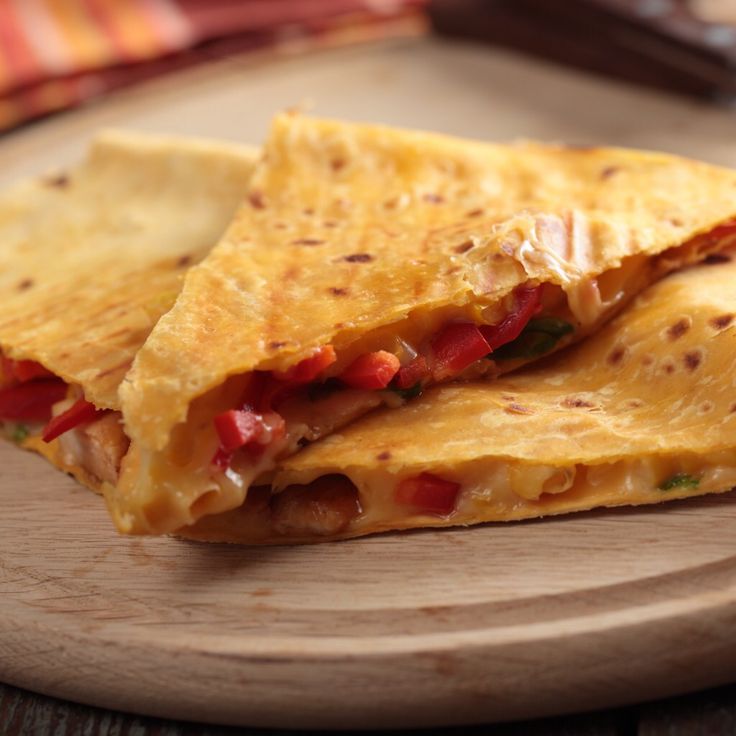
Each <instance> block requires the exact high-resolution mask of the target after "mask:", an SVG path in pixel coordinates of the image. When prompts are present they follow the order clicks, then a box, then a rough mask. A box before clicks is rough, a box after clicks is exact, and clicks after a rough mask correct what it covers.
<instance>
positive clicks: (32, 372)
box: [13, 360, 54, 383]
mask: <svg viewBox="0 0 736 736" xmlns="http://www.w3.org/2000/svg"><path fill="white" fill-rule="evenodd" d="M13 363H14V365H13V372H14V373H15V377H16V378H17V379H18V380H19V381H20V382H21V383H25V382H26V381H32V380H34V379H35V378H53V376H54V374H53V373H52V372H51V371H49V370H46V368H44V367H43V366H42V365H41V364H40V363H36V361H35V360H14V361H13Z"/></svg>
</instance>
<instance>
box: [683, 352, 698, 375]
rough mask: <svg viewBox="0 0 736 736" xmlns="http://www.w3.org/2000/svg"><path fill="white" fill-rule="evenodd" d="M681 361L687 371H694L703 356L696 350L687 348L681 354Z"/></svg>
mask: <svg viewBox="0 0 736 736" xmlns="http://www.w3.org/2000/svg"><path fill="white" fill-rule="evenodd" d="M682 361H683V363H684V364H685V367H686V368H687V369H688V370H689V371H694V370H695V369H696V368H697V367H698V366H699V365H700V364H701V363H702V361H703V356H702V354H701V353H700V352H699V351H697V350H689V351H688V352H687V353H685V355H683V356H682Z"/></svg>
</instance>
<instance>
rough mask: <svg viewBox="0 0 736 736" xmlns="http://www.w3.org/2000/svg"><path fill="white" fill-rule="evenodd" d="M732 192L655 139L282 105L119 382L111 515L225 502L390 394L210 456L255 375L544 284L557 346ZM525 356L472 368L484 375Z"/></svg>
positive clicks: (691, 238) (300, 410)
mask: <svg viewBox="0 0 736 736" xmlns="http://www.w3.org/2000/svg"><path fill="white" fill-rule="evenodd" d="M735 192H736V173H734V172H733V171H730V170H726V169H721V168H718V167H713V166H709V165H707V164H703V163H699V162H694V161H690V160H686V159H682V158H679V157H675V156H670V155H665V154H658V153H648V152H641V151H630V150H622V149H611V148H592V149H590V148H589V149H580V148H570V147H565V146H559V145H543V144H537V143H520V144H517V145H498V144H487V143H479V142H475V141H465V140H459V139H454V138H450V137H445V136H440V135H434V134H430V133H421V132H409V131H402V130H394V129H390V128H385V127H380V126H372V125H359V124H349V123H341V122H336V121H329V120H316V119H311V118H308V117H304V116H301V115H282V116H279V117H277V118H276V120H275V122H274V124H273V127H272V130H271V133H270V136H269V138H268V140H267V142H266V145H265V155H264V159H263V162H262V164H261V165H259V167H258V168H257V170H256V172H255V173H254V176H253V180H252V183H251V187H250V193H249V196H248V201H247V202H246V204H244V205H243V207H242V208H241V210H240V211H239V212H238V214H237V216H236V218H235V221H234V223H233V224H232V225H231V227H230V229H229V230H228V232H227V233H226V234H225V236H224V237H223V239H222V241H221V242H220V243H219V244H218V246H217V247H216V248H215V249H214V250H213V251H212V253H211V254H210V255H209V256H208V258H207V259H206V260H205V261H204V262H203V263H202V264H200V265H199V266H198V267H195V268H193V269H192V270H191V271H190V272H189V274H188V275H187V278H186V282H185V285H184V289H183V291H182V293H181V295H180V297H179V298H178V300H177V303H176V305H175V306H174V307H173V309H172V310H171V311H170V312H169V313H168V314H166V315H165V316H164V317H163V318H162V319H161V320H160V322H159V323H158V324H157V326H156V328H155V329H154V330H153V332H152V334H151V336H150V337H149V339H148V340H147V341H146V344H145V345H144V347H143V348H142V349H141V350H140V351H139V353H138V354H137V356H136V360H135V363H134V367H133V369H132V371H131V372H130V374H129V375H128V377H127V378H126V381H125V382H124V383H123V385H122V386H121V392H120V395H121V399H122V405H123V411H124V415H125V426H126V431H127V432H128V434H129V436H130V437H131V438H132V440H133V442H132V447H131V452H130V453H129V454H128V456H127V457H126V459H125V461H124V462H123V466H122V475H121V479H120V482H119V483H118V484H117V486H116V487H112V486H110V487H108V488H106V498H107V501H108V505H109V508H110V510H111V513H112V516H113V518H114V520H115V522H116V524H117V526H118V528H119V529H120V530H121V531H123V532H128V533H162V532H169V531H173V530H175V529H177V528H180V527H182V526H185V525H191V524H192V523H194V522H195V521H196V520H197V519H198V518H200V517H202V516H205V515H208V514H216V513H220V512H222V511H225V510H227V509H230V508H235V507H237V506H239V505H241V504H242V503H243V501H244V499H245V496H246V494H247V491H248V487H249V486H250V485H251V483H252V482H254V481H255V482H258V483H264V482H268V481H269V480H270V478H269V473H271V472H272V471H273V467H274V466H275V463H276V460H278V459H279V458H281V459H283V458H284V457H285V456H287V455H288V454H290V453H293V452H295V451H296V450H298V449H299V447H300V445H301V444H303V443H304V442H305V441H313V440H315V439H318V438H319V437H322V436H325V435H327V434H329V433H330V432H332V431H336V430H337V429H339V427H340V426H341V425H342V424H345V423H347V422H349V421H351V420H353V419H355V418H356V417H357V416H358V415H359V414H361V413H363V412H365V411H368V410H369V409H372V408H375V407H376V406H377V405H379V404H381V403H385V401H388V399H384V398H374V397H376V396H377V395H378V393H379V392H375V391H374V392H372V393H371V392H365V391H364V392H363V393H362V394H361V395H360V396H354V395H350V396H348V392H344V393H343V394H342V395H341V394H340V392H335V393H333V394H332V395H331V396H330V397H328V398H315V397H313V396H312V395H310V396H309V398H307V397H306V395H305V396H304V397H303V398H302V402H301V405H300V406H298V407H297V410H293V411H292V410H291V409H289V408H288V407H287V409H286V410H285V411H286V414H285V417H286V440H284V441H283V444H282V445H280V446H279V447H278V448H277V449H275V450H274V451H273V452H271V454H269V452H270V450H269V452H265V453H261V454H259V455H258V456H257V459H255V460H253V459H252V456H249V457H246V456H244V455H243V456H241V457H240V460H239V461H237V462H236V463H235V466H233V465H230V466H228V467H227V470H224V469H223V468H222V467H219V466H218V467H214V466H213V463H214V462H215V460H216V459H217V457H218V456H217V455H216V452H217V448H218V436H217V433H216V432H215V429H214V427H213V418H214V417H215V416H217V415H218V414H219V413H221V412H223V411H225V410H228V409H233V410H235V409H236V408H237V407H239V406H241V405H242V403H243V398H242V397H243V394H244V391H246V392H247V391H249V390H250V389H249V388H248V387H249V386H250V385H251V383H249V381H251V379H253V377H254V376H256V375H257V374H260V375H261V376H263V375H264V374H269V372H274V371H275V372H279V371H280V372H283V371H289V370H290V369H292V368H294V367H295V366H296V365H299V364H301V362H302V361H305V360H310V356H314V355H315V354H316V351H320V350H323V349H324V348H325V346H331V347H332V348H334V351H335V352H336V355H337V362H336V363H335V364H334V365H333V366H332V368H330V370H331V371H332V373H328V374H325V375H326V376H327V378H330V377H331V376H332V377H334V376H337V377H338V378H339V376H340V375H342V374H340V373H339V372H338V371H339V370H341V369H342V368H344V366H346V365H350V364H351V361H352V360H353V359H354V358H356V356H361V355H363V354H365V353H366V351H376V350H384V351H386V350H391V349H392V348H391V345H394V344H395V343H396V341H397V338H401V340H402V342H403V343H406V342H409V343H412V342H413V343H414V345H415V346H416V345H421V344H423V343H424V344H426V342H427V340H428V335H431V334H433V332H432V331H433V330H437V329H438V328H440V327H441V326H442V325H443V324H444V325H446V324H448V323H450V324H451V323H455V322H458V321H468V322H477V321H482V320H483V319H486V316H485V315H486V314H488V313H489V312H490V314H491V315H493V314H496V315H497V314H498V310H501V312H500V313H501V314H502V315H503V309H504V307H503V305H504V304H506V303H508V300H509V299H510V298H511V296H512V295H513V294H515V293H517V292H516V290H517V289H519V288H536V287H538V286H539V285H544V288H545V289H546V290H547V291H545V294H551V295H552V296H551V297H550V299H551V300H552V301H553V302H554V300H555V299H556V300H557V301H556V302H554V304H556V306H553V307H551V308H553V309H562V310H566V311H565V319H567V320H568V321H570V322H572V323H574V334H570V335H569V336H568V337H567V338H566V339H564V340H560V341H558V342H557V344H556V346H555V347H557V348H559V347H562V346H563V345H565V344H569V343H570V342H571V341H573V340H574V339H579V338H581V337H584V336H585V335H587V334H589V333H591V332H593V331H594V330H596V329H597V328H598V327H599V326H600V325H601V324H602V323H603V322H604V321H605V320H606V319H608V318H610V317H611V316H612V315H613V314H614V313H616V312H617V311H619V310H620V309H621V308H622V307H623V306H624V305H625V304H626V302H627V301H628V300H629V299H630V298H632V297H633V296H634V295H635V294H636V293H637V292H639V291H640V290H641V289H643V288H644V287H645V286H646V285H647V284H649V283H650V282H651V281H653V280H655V279H656V278H658V277H660V276H661V275H663V274H664V273H666V272H667V271H668V270H670V269H672V268H673V267H675V266H677V265H682V264H683V263H688V262H691V261H694V260H697V259H699V258H702V257H704V255H705V254H706V253H707V252H710V251H713V250H717V249H718V248H721V247H723V246H724V242H723V240H724V238H722V237H721V236H720V235H718V234H717V231H714V230H713V229H714V228H716V227H717V226H719V225H722V224H723V223H725V222H727V221H728V220H730V219H731V218H733V216H734V214H736V199H735V198H734V193H735ZM709 233H716V234H715V235H713V236H712V237H711V236H710V235H709ZM729 238H730V240H731V241H732V240H733V231H732V230H731V231H729V233H728V236H727V237H726V238H725V239H726V240H728V239H729ZM553 314H554V313H553ZM488 319H489V320H490V321H491V324H495V322H494V321H493V319H494V318H493V316H491V317H488ZM570 331H571V332H572V326H571V329H570ZM491 358H493V356H491ZM527 359H528V357H527V358H523V359H520V360H510V361H508V360H507V361H503V362H499V361H496V360H493V359H491V360H478V361H477V363H476V364H475V365H474V366H473V370H476V369H477V372H478V373H482V374H483V375H484V376H485V377H486V378H490V377H493V376H495V375H498V374H500V373H502V372H504V371H506V370H508V369H510V368H515V367H518V366H519V365H520V364H522V363H524V362H525V360H527ZM478 366H481V367H480V368H478ZM269 375H273V374H269ZM455 377H457V376H455ZM460 377H461V378H468V377H470V376H467V375H463V376H460ZM323 378H324V376H323ZM384 393H385V392H384ZM336 397H337V398H336ZM343 399H344V401H343V404H344V403H345V402H348V401H349V402H353V403H351V405H350V407H347V408H346V407H345V406H344V405H341V406H338V404H339V403H340V401H342V400H343ZM310 402H311V403H310ZM361 402H362V403H361ZM399 403H400V401H399ZM278 411H282V410H281V409H280V408H279V409H278ZM289 411H291V413H292V415H294V416H295V417H296V418H291V417H290V415H289ZM292 429H293V431H292ZM269 431H270V428H269ZM213 458H215V460H213Z"/></svg>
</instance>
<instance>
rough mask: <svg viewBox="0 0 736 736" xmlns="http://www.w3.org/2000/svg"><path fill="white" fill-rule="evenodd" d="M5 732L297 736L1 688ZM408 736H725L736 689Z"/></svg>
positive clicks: (734, 722) (734, 717)
mask: <svg viewBox="0 0 736 736" xmlns="http://www.w3.org/2000/svg"><path fill="white" fill-rule="evenodd" d="M0 728H2V729H3V730H2V734H3V736H27V735H28V734H39V735H41V734H43V735H45V734H53V736H77V734H81V733H83V734H85V736H231V735H233V736H234V734H242V736H255V735H256V734H264V735H265V734H270V736H285V735H286V734H293V733H295V732H294V731H270V730H267V729H260V728H254V729H252V730H251V729H246V730H243V729H238V728H226V727H222V726H207V725H203V724H198V723H184V722H182V721H164V720H160V719H158V718H144V717H141V716H134V715H130V714H127V713H118V712H114V711H109V710H102V709H100V708H89V707H87V706H84V705H78V704H76V703H69V702H65V701H63V700H57V699H56V698H47V697H44V696H43V695H37V694H36V693H31V692H28V691H27V690H19V689H18V688H14V687H10V686H9V685H0ZM346 733H347V732H346ZM352 733H355V734H359V733H368V732H365V731H363V732H358V731H354V732H352ZM374 733H377V732H374ZM405 733H406V734H407V735H408V736H414V735H416V736H422V734H433V735H434V736H449V735H450V734H460V733H463V734H488V736H634V734H636V735H637V736H692V735H693V734H703V735H707V736H711V735H712V736H721V734H724V735H725V734H733V733H736V685H730V686H728V687H721V688H715V689H713V690H706V691H704V692H701V693H696V694H693V695H686V696H682V697H679V698H670V699H667V700H660V701H657V702H653V703H645V704H643V705H638V706H632V707H630V708H619V709H617V710H608V711H600V712H597V713H585V714H580V715H572V716H563V717H560V718H548V719H544V720H537V721H524V722H518V723H508V724H498V725H493V726H465V727H457V728H446V729H436V730H435V729H432V730H421V731H406V732H405Z"/></svg>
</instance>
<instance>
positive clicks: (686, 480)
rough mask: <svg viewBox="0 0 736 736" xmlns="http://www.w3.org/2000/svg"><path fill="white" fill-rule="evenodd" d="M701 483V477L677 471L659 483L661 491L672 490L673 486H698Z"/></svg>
mask: <svg viewBox="0 0 736 736" xmlns="http://www.w3.org/2000/svg"><path fill="white" fill-rule="evenodd" d="M699 485H700V478H696V477H695V476H693V475H688V474H687V473H675V474H674V475H673V476H671V477H669V478H667V480H665V481H663V482H662V483H660V484H659V490H660V491H671V490H672V489H673V488H697V487H698V486H699Z"/></svg>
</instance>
